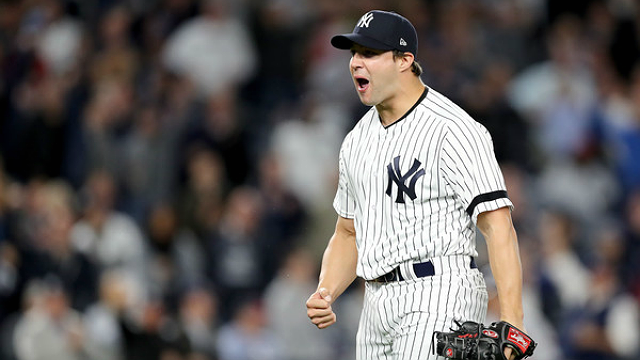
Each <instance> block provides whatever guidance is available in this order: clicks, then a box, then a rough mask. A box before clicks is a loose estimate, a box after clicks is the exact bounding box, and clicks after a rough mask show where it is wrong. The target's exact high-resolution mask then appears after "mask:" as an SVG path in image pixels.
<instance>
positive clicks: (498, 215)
mask: <svg viewBox="0 0 640 360" xmlns="http://www.w3.org/2000/svg"><path fill="white" fill-rule="evenodd" d="M477 225H478V229H480V231H481V232H482V235H483V236H484V238H485V241H486V243H487V250H488V252H489V263H490V265H491V272H492V273H493V277H494V279H495V282H496V287H497V290H498V302H499V304H500V320H504V321H506V322H508V323H510V324H512V325H514V326H515V327H517V328H519V329H521V330H523V331H525V329H524V323H523V321H524V320H523V318H524V314H523V309H522V264H521V262H520V252H519V250H518V237H517V235H516V231H515V229H514V227H513V222H512V220H511V210H510V208H509V207H502V208H499V209H497V210H493V211H486V212H482V213H480V214H479V215H478V222H477Z"/></svg>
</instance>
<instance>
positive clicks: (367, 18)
mask: <svg viewBox="0 0 640 360" xmlns="http://www.w3.org/2000/svg"><path fill="white" fill-rule="evenodd" d="M371 20H373V14H372V13H366V14H364V15H363V16H362V17H361V18H360V21H358V25H356V26H357V27H366V28H368V27H369V23H370V22H371Z"/></svg>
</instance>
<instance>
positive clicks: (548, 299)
mask: <svg viewBox="0 0 640 360" xmlns="http://www.w3.org/2000/svg"><path fill="white" fill-rule="evenodd" d="M577 227H578V224H577V223H576V222H575V221H574V220H573V218H571V216H570V215H569V214H566V213H564V212H562V211H561V210H553V209H549V210H546V211H544V212H543V213H542V214H541V215H540V218H539V228H538V229H539V234H538V236H539V239H540V243H541V245H542V255H543V256H542V259H541V264H540V266H541V269H542V273H541V282H542V283H543V284H542V287H543V289H542V290H543V293H542V294H541V295H542V301H543V307H544V312H545V315H546V316H547V317H548V318H549V319H550V320H551V321H552V323H553V324H554V325H558V324H559V321H560V318H561V317H562V314H563V313H564V312H565V311H566V310H567V309H573V308H577V307H580V306H583V305H584V304H585V302H586V301H587V296H588V291H589V281H590V280H589V271H588V269H587V268H586V266H585V265H584V263H583V261H582V259H581V258H580V257H579V256H578V253H577V247H578V244H576V243H578V242H579V241H578V237H579V236H580V233H579V232H578V229H577ZM567 274H571V276H567Z"/></svg>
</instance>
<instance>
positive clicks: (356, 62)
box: [350, 53, 363, 70]
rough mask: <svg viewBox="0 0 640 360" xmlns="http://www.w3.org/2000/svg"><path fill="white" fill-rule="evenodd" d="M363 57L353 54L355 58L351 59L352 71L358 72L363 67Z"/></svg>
mask: <svg viewBox="0 0 640 360" xmlns="http://www.w3.org/2000/svg"><path fill="white" fill-rule="evenodd" d="M362 59H363V57H362V55H360V54H358V53H355V54H353V56H352V57H351V63H350V66H351V70H356V69H359V68H361V67H362Z"/></svg>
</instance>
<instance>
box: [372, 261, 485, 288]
mask: <svg viewBox="0 0 640 360" xmlns="http://www.w3.org/2000/svg"><path fill="white" fill-rule="evenodd" d="M469 267H470V268H471V269H477V268H478V265H477V264H476V260H475V259H474V258H473V257H471V261H470V262H469ZM413 272H414V273H415V274H416V277H418V278H423V277H427V276H433V275H435V274H436V270H435V268H434V267H433V263H432V262H431V261H425V262H421V263H417V264H413ZM403 280H404V277H403V276H402V272H401V271H400V267H399V266H398V267H397V268H395V269H393V270H391V271H390V272H388V273H386V274H384V275H381V276H379V277H377V278H375V279H373V280H371V281H373V282H377V283H388V282H393V281H403Z"/></svg>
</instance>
